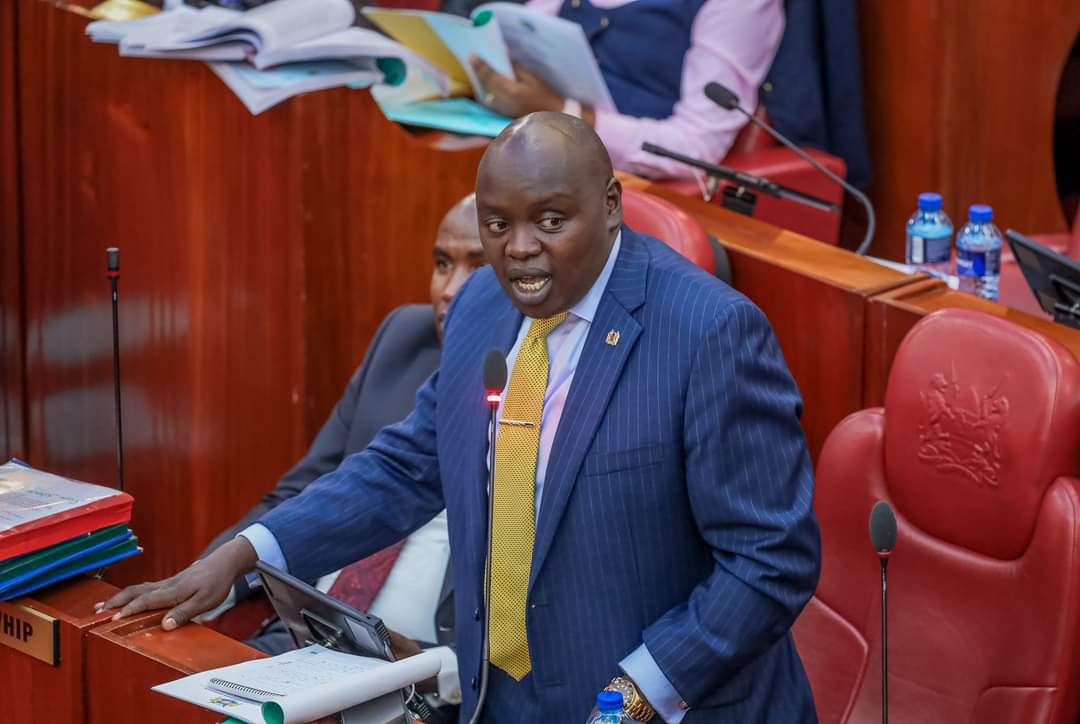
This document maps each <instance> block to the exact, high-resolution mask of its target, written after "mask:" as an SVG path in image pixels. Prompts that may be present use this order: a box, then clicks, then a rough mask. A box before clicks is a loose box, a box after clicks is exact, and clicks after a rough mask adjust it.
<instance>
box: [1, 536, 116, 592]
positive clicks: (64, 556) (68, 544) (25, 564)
mask: <svg viewBox="0 0 1080 724" xmlns="http://www.w3.org/2000/svg"><path fill="white" fill-rule="evenodd" d="M128 535H129V532H128V527H127V524H126V523H120V524H118V525H112V526H109V527H108V528H102V529H101V530H98V531H94V532H93V533H87V534H85V535H81V536H78V537H77V538H72V539H71V540H67V541H64V542H63V543H57V544H56V545H54V546H49V547H48V548H44V549H42V550H40V551H34V552H33V553H27V554H25V555H21V556H17V557H15V558H11V559H9V560H6V561H4V562H3V563H0V588H2V587H3V584H6V583H7V582H9V581H12V580H14V579H17V578H19V577H21V576H23V575H25V574H27V573H30V572H37V573H44V572H45V571H47V570H50V569H52V568H55V567H57V566H59V565H62V564H63V563H65V562H67V561H68V560H70V559H71V558H74V557H76V556H77V555H78V554H79V553H82V552H83V551H85V550H87V549H88V548H93V547H94V546H96V545H99V544H101V543H104V542H106V541H109V540H110V539H113V538H115V539H118V540H120V539H123V538H126V537H127V536H128Z"/></svg>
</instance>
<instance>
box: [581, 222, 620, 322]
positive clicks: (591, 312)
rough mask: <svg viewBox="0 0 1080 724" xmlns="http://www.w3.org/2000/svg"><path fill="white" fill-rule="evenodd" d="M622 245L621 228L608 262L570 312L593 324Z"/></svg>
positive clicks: (612, 246)
mask: <svg viewBox="0 0 1080 724" xmlns="http://www.w3.org/2000/svg"><path fill="white" fill-rule="evenodd" d="M621 246H622V229H619V233H618V234H616V236H615V243H614V244H612V245H611V253H609V254H608V258H607V262H606V263H605V264H604V268H603V269H602V270H601V271H600V276H598V277H596V281H595V282H593V285H592V288H591V289H589V291H588V293H587V294H586V295H585V296H584V297H582V298H581V301H580V302H578V303H577V304H575V305H574V306H573V307H571V308H570V314H573V315H574V316H575V317H577V318H578V319H583V320H585V321H586V322H588V323H589V324H592V321H593V317H595V316H596V310H597V308H598V307H599V306H600V299H601V297H603V296H604V290H605V289H607V283H608V279H610V278H611V272H612V271H613V270H614V269H615V260H616V259H617V258H618V257H619V248H620V247H621Z"/></svg>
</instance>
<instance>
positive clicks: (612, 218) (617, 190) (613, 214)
mask: <svg viewBox="0 0 1080 724" xmlns="http://www.w3.org/2000/svg"><path fill="white" fill-rule="evenodd" d="M604 203H606V204H607V222H608V223H607V228H608V231H612V232H613V231H616V230H617V229H618V228H619V227H620V226H622V184H621V183H619V179H617V178H615V177H614V176H612V177H611V178H609V179H608V183H607V188H606V189H605V190H604Z"/></svg>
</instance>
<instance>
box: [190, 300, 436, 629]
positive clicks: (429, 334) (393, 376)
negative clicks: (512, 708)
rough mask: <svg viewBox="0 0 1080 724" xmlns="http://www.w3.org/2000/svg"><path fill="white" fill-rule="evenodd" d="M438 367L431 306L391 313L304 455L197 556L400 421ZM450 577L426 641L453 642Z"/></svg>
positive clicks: (240, 587) (240, 584)
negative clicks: (431, 637) (430, 637)
mask: <svg viewBox="0 0 1080 724" xmlns="http://www.w3.org/2000/svg"><path fill="white" fill-rule="evenodd" d="M438 366H439V338H438V336H437V335H436V333H435V315H434V312H433V311H432V309H431V305H429V304H410V305H406V306H403V307H398V308H397V309H395V310H394V311H392V312H391V313H390V314H389V315H388V316H387V317H386V319H384V320H383V323H382V324H381V325H380V326H379V329H378V331H376V332H375V337H374V339H372V341H371V345H370V346H369V347H368V351H367V354H366V355H364V361H363V363H361V365H360V367H359V368H357V370H356V372H355V373H354V374H353V376H352V379H350V380H349V384H348V386H347V387H346V388H345V394H344V395H343V396H342V398H341V399H340V400H338V403H337V405H335V406H334V409H333V411H332V412H331V413H330V417H329V418H328V419H327V421H326V423H325V424H324V425H323V427H322V429H321V430H320V431H319V434H318V435H316V436H315V440H314V442H312V443H311V447H310V448H309V449H308V451H307V454H305V455H304V457H303V459H302V460H300V462H299V463H297V465H296V467H294V468H293V469H292V470H290V471H289V472H287V473H286V474H285V475H284V477H282V478H281V480H279V481H278V483H277V485H276V486H275V487H274V489H273V490H271V491H270V492H268V493H266V495H264V496H263V498H262V500H260V501H259V503H258V504H257V505H256V506H255V507H254V508H252V509H251V510H250V511H248V513H247V514H246V515H245V516H244V517H243V518H241V519H240V521H239V522H237V523H236V525H234V526H232V527H231V528H228V529H227V530H225V531H223V532H222V533H221V535H219V536H218V537H217V538H215V539H214V541H213V542H212V543H211V544H210V545H209V546H208V547H207V549H206V550H205V551H204V552H203V554H202V556H201V557H205V556H206V555H207V554H209V553H210V552H211V551H213V550H214V549H215V548H217V547H218V546H220V545H222V544H223V543H225V542H226V541H229V540H232V539H233V538H234V537H236V535H237V534H238V533H239V532H240V531H242V530H243V529H244V528H246V527H247V526H248V525H250V524H251V523H253V522H255V521H256V520H258V519H259V518H260V517H262V516H263V515H264V514H265V513H266V512H268V511H270V510H272V509H274V508H275V507H276V506H278V505H280V504H281V503H282V502H283V501H285V500H288V499H289V498H292V497H294V496H296V495H299V494H300V493H301V492H302V491H303V490H304V488H306V487H307V486H308V484H309V483H311V482H312V481H313V480H315V479H316V478H318V477H319V476H321V475H324V474H326V473H328V472H330V471H332V470H334V469H336V468H337V466H338V465H339V464H340V463H341V461H342V460H344V459H345V458H346V457H348V456H349V455H351V454H353V453H355V452H358V451H360V450H363V449H364V448H365V447H367V446H368V443H370V442H371V440H372V438H374V437H375V434H376V433H378V432H379V430H381V429H382V428H384V427H386V426H387V425H391V424H393V423H395V422H399V421H401V420H404V419H405V417H406V416H407V415H408V414H409V412H410V411H411V410H412V408H413V402H414V400H415V399H416V391H417V390H418V389H419V388H420V386H421V385H422V384H423V383H424V380H426V379H427V378H428V377H429V376H430V375H431V373H432V372H434V371H435V370H436V369H437V368H438ZM349 562H350V563H351V562H352V561H349ZM306 580H307V581H308V582H309V583H314V581H315V579H314V578H308V579H306ZM450 581H451V577H450V576H449V575H446V576H445V580H444V583H443V590H442V593H441V595H440V596H439V608H438V611H437V613H436V621H435V631H436V633H437V636H438V638H439V640H438V641H434V642H427V643H439V644H449V643H452V642H453V595H452V593H453V588H452V586H451V584H450ZM236 594H237V600H238V601H240V600H243V598H246V597H247V596H249V595H250V591H249V589H248V587H247V584H246V583H245V582H244V579H243V578H240V579H237V582H236Z"/></svg>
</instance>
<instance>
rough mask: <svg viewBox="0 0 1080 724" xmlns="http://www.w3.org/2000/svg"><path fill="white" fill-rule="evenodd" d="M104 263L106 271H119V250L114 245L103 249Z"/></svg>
mask: <svg viewBox="0 0 1080 724" xmlns="http://www.w3.org/2000/svg"><path fill="white" fill-rule="evenodd" d="M105 264H106V268H107V269H108V271H111V272H118V271H120V250H119V249H117V248H116V247H115V246H110V247H109V248H108V249H106V250H105Z"/></svg>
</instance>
